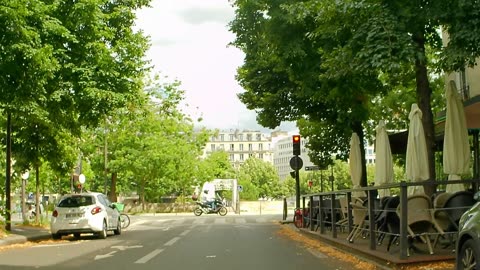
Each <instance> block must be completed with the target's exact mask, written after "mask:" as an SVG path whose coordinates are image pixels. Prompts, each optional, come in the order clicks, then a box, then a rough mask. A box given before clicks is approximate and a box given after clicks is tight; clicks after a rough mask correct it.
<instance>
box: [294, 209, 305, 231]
mask: <svg viewBox="0 0 480 270" xmlns="http://www.w3.org/2000/svg"><path fill="white" fill-rule="evenodd" d="M293 224H294V225H295V227H297V228H303V213H302V209H301V208H295V211H294V213H293Z"/></svg>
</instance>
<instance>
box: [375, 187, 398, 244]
mask: <svg viewBox="0 0 480 270" xmlns="http://www.w3.org/2000/svg"><path fill="white" fill-rule="evenodd" d="M399 204H400V197H398V196H393V197H389V198H388V199H387V201H386V202H385V205H384V207H383V213H384V214H385V218H384V219H380V220H379V225H378V227H379V231H380V235H379V238H378V240H377V241H378V243H379V244H382V242H383V239H384V238H385V236H386V235H387V234H388V235H389V240H388V244H387V251H390V246H391V245H392V243H393V242H394V241H395V240H396V239H398V235H399V234H400V218H399V217H398V215H397V212H396V211H397V207H398V205H399Z"/></svg>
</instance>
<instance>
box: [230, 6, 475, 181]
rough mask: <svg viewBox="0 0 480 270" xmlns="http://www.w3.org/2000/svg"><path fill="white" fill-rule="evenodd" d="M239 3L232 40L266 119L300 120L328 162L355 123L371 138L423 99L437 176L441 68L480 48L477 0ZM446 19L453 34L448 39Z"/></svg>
mask: <svg viewBox="0 0 480 270" xmlns="http://www.w3.org/2000/svg"><path fill="white" fill-rule="evenodd" d="M233 6H234V7H235V8H236V11H235V12H236V13H235V15H236V16H235V19H234V20H233V21H232V22H231V23H230V29H231V30H232V31H233V32H234V33H235V34H236V39H235V41H234V42H233V45H234V46H236V47H238V48H240V49H241V50H242V51H243V52H244V53H245V55H246V56H245V62H244V65H243V66H241V67H240V68H239V69H238V74H237V80H238V81H239V83H240V84H241V85H242V87H243V88H244V89H245V90H246V91H245V92H243V93H241V94H240V95H239V97H240V99H241V101H242V102H243V103H245V104H246V105H247V107H248V108H249V109H252V110H256V111H257V112H258V119H257V120H258V122H259V123H260V124H261V125H263V126H265V127H269V128H274V127H276V126H278V125H279V123H280V122H281V121H292V120H293V121H297V124H298V126H299V128H300V133H301V134H302V135H303V136H304V137H307V138H308V139H309V145H307V147H309V149H310V150H311V159H312V161H313V162H314V163H315V164H318V165H329V164H332V163H333V162H332V160H331V156H332V155H336V156H337V158H340V159H343V160H345V159H346V156H347V153H348V149H349V145H348V142H349V138H350V136H351V133H352V132H356V133H357V134H358V135H359V137H360V140H361V141H362V142H364V143H366V142H367V141H370V140H371V138H373V137H374V127H375V126H376V124H377V123H378V120H380V119H383V120H386V123H387V128H403V127H405V126H406V123H408V122H406V121H405V119H406V117H407V115H408V111H409V110H410V105H411V104H412V103H414V102H415V103H418V104H419V106H420V109H421V110H422V112H423V124H424V128H425V132H426V137H427V145H428V147H429V148H428V149H429V165H430V173H431V175H432V177H433V176H434V170H433V168H434V166H433V165H434V158H433V157H434V155H433V150H434V130H433V122H434V119H433V112H435V111H438V109H437V108H438V107H436V106H438V105H440V103H439V99H438V97H440V96H441V94H439V93H441V92H442V91H439V90H441V88H443V84H442V83H441V80H437V78H438V77H440V76H439V75H438V74H434V73H433V72H437V71H438V70H439V69H438V68H439V67H444V68H445V69H446V70H455V69H456V70H458V69H462V68H463V67H464V66H465V64H472V63H473V61H474V60H475V58H476V57H478V56H479V55H480V45H479V44H480V43H478V39H479V38H480V36H479V34H478V31H475V30H474V29H478V26H479V22H478V20H475V22H473V23H471V19H472V18H473V17H474V16H476V15H478V10H477V9H475V7H477V6H478V3H477V1H453V2H452V1H446V0H445V1H434V2H408V3H406V2H405V1H400V0H397V1H387V2H385V1H369V2H365V1H332V0H321V1H317V0H305V1H295V0H258V1H244V0H237V1H233ZM469 8H472V9H469ZM440 25H442V26H444V29H446V30H447V32H448V34H449V35H450V38H451V40H450V42H449V43H448V45H447V47H446V49H443V48H444V47H443V46H442V39H441V36H440V34H439V31H438V29H439V27H440ZM463 28H465V29H468V30H469V31H465V30H464V29H463ZM474 44H476V45H474ZM462 49H463V50H464V51H462ZM469 53H470V55H469ZM472 56H473V57H472ZM364 132H365V136H363V135H364ZM363 158H364V155H363V152H362V159H363ZM362 164H363V167H364V170H363V171H364V172H365V171H366V169H365V168H366V164H365V160H362ZM366 183H367V181H366V175H363V176H362V181H361V184H362V185H366Z"/></svg>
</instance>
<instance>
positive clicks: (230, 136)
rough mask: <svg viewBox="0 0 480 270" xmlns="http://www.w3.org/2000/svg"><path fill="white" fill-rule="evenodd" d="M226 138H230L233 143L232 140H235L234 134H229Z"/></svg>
mask: <svg viewBox="0 0 480 270" xmlns="http://www.w3.org/2000/svg"><path fill="white" fill-rule="evenodd" d="M228 137H229V138H230V141H231V142H233V141H234V139H235V135H234V134H230V135H228Z"/></svg>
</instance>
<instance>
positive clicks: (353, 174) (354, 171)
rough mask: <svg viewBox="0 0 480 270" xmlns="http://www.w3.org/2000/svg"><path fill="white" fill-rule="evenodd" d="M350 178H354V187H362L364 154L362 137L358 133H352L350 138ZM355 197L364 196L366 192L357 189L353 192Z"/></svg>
mask: <svg viewBox="0 0 480 270" xmlns="http://www.w3.org/2000/svg"><path fill="white" fill-rule="evenodd" d="M349 165H350V178H351V179H352V184H353V188H354V189H356V188H360V187H361V186H360V180H361V179H362V154H361V152H360V139H359V138H358V135H357V133H355V132H354V133H353V134H352V138H351V139H350V155H349ZM352 196H353V197H364V196H365V192H363V191H356V192H353V194H352Z"/></svg>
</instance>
